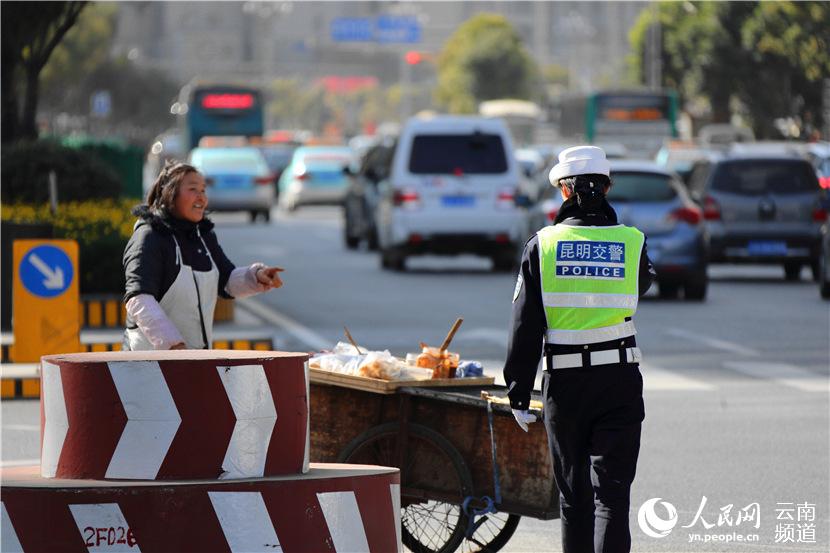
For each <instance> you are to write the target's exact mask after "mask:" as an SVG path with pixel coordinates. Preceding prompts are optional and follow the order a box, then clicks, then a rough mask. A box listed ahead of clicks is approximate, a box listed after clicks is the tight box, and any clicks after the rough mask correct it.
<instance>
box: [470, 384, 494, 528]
mask: <svg viewBox="0 0 830 553" xmlns="http://www.w3.org/2000/svg"><path fill="white" fill-rule="evenodd" d="M487 425H488V426H489V428H490V452H491V454H492V460H493V492H494V493H493V495H495V496H496V497H495V500H494V499H493V498H492V497H490V496H489V495H485V496H483V497H480V498H477V497H475V496H472V495H469V496H467V497H465V498H464V502H463V503H462V504H461V508H462V510H463V511H464V514H466V515H467V517H468V518H469V523H468V524H467V534H466V537H467V539H468V540H472V539H473V534H475V531H476V530H478V527H479V526H481V525H482V524H484V522H485V521H486V520H487V518H486V517H483V518H480V519H479V520H478V522H476V521H475V518H476V517H480V516H482V515H487V514H489V513H498V512H499V510H498V508H497V507H496V505H497V504H501V484H500V483H499V464H498V461H497V460H496V436H495V434H494V433H493V402H492V401H490V399H489V398H487ZM474 499H478V500H480V501H483V502H484V507H482V508H481V509H475V508H473V509H470V502H471V501H473V500H474Z"/></svg>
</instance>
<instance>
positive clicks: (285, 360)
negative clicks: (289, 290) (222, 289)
mask: <svg viewBox="0 0 830 553" xmlns="http://www.w3.org/2000/svg"><path fill="white" fill-rule="evenodd" d="M307 359H308V356H307V355H305V354H300V353H278V352H263V351H219V350H198V351H194V350H183V351H148V352H102V353H78V354H67V355H49V356H45V357H43V359H42V363H41V389H42V393H41V427H42V428H41V430H42V432H41V434H42V448H41V475H42V476H43V477H46V478H90V479H101V478H110V479H146V480H169V479H193V478H210V479H217V478H218V479H226V478H251V477H257V476H271V475H278V474H292V473H301V472H305V471H307V470H308V444H309V419H308V416H309V414H308V367H307V363H306V361H307Z"/></svg>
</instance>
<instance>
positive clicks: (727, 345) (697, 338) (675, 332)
mask: <svg viewBox="0 0 830 553" xmlns="http://www.w3.org/2000/svg"><path fill="white" fill-rule="evenodd" d="M665 333H666V334H668V335H669V336H675V337H676V338H684V339H686V340H691V341H693V342H698V343H701V344H705V345H707V346H709V347H711V348H714V349H719V350H721V351H726V352H729V353H737V354H739V355H749V356H753V357H757V356H759V355H761V352H760V351H758V350H755V349H751V348H747V347H744V346H742V345H740V344H735V343H733V342H727V341H726V340H721V339H719V338H712V337H710V336H704V335H702V334H697V333H696V332H691V331H689V330H685V329H682V328H667V329H666V330H665Z"/></svg>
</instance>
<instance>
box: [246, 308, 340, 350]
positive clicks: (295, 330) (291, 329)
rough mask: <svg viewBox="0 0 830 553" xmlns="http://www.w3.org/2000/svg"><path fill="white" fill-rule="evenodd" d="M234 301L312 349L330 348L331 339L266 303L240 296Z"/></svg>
mask: <svg viewBox="0 0 830 553" xmlns="http://www.w3.org/2000/svg"><path fill="white" fill-rule="evenodd" d="M236 303H237V305H239V306H240V307H242V308H243V309H247V310H248V311H249V312H251V313H253V314H254V315H256V316H258V317H259V318H261V319H263V320H264V321H266V322H268V323H271V324H272V325H274V326H276V327H279V328H283V329H285V330H286V331H288V333H289V334H291V335H292V336H294V338H296V339H297V340H299V341H301V342H303V343H304V344H306V345H307V346H310V347H311V348H312V349H314V350H324V349H330V348H331V344H332V341H331V340H327V339H325V338H323V337H322V336H320V335H319V334H317V333H316V332H314V331H313V330H311V329H310V328H308V327H307V326H304V325H302V324H300V323H298V322H297V321H295V320H294V319H292V318H291V317H288V316H286V315H283V314H282V313H279V312H278V311H275V310H274V309H272V308H271V307H268V306H267V305H265V304H264V303H262V302H260V301H258V300H255V299H253V298H241V299H238V300H236Z"/></svg>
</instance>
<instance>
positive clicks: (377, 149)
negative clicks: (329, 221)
mask: <svg viewBox="0 0 830 553" xmlns="http://www.w3.org/2000/svg"><path fill="white" fill-rule="evenodd" d="M395 144H396V140H395V139H394V138H391V137H387V138H384V139H382V140H381V141H380V142H378V143H377V144H375V145H373V146H371V147H370V148H369V149H368V150H366V152H365V153H364V155H363V157H362V158H361V159H360V163H359V165H358V166H357V168H356V169H355V168H348V169H347V174H348V176H349V184H348V186H347V188H346V197H345V199H344V201H343V217H344V222H345V224H344V225H343V238H344V242H345V244H346V247H347V248H349V249H350V250H353V249H356V248H357V247H358V246H359V245H360V242H361V241H364V240H365V241H366V244H367V246H368V248H369V249H370V250H376V249H378V233H377V227H376V226H375V208H376V207H377V204H378V197H379V196H378V184H380V183H381V182H382V181H384V180H385V179H387V178H388V177H389V173H390V171H391V167H392V157H393V156H394V154H395Z"/></svg>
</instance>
